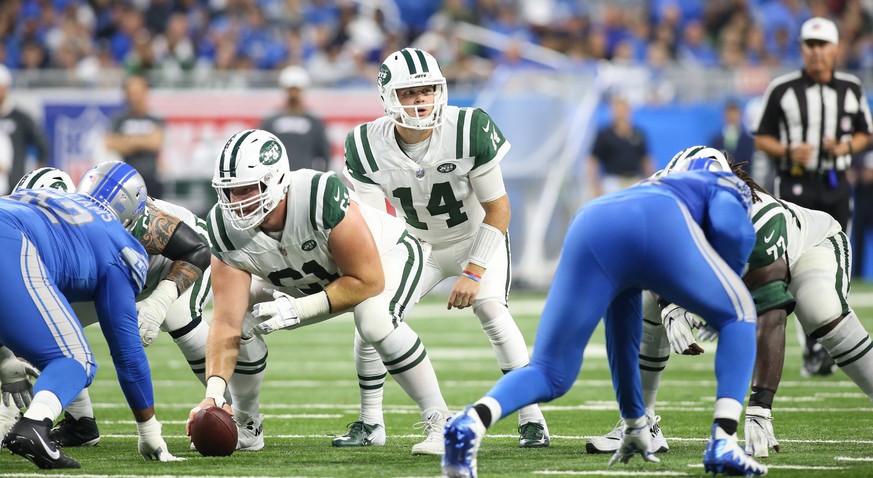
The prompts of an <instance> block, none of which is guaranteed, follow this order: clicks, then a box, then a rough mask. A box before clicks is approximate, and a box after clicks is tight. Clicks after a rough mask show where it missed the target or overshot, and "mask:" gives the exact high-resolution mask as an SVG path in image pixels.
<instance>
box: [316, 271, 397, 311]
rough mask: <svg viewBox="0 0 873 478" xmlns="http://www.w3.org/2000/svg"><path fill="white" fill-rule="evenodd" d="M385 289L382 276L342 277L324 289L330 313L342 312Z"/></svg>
mask: <svg viewBox="0 0 873 478" xmlns="http://www.w3.org/2000/svg"><path fill="white" fill-rule="evenodd" d="M384 289H385V279H384V276H380V277H366V278H361V277H355V276H352V275H343V276H341V277H340V278H339V279H337V280H335V281H333V282H331V283H330V284H329V285H328V286H327V287H326V288H325V290H324V291H325V293H326V294H327V298H328V301H329V302H330V311H331V313H336V312H342V311H344V310H347V309H350V308H352V307H355V306H356V305H358V304H360V303H361V302H363V301H365V300H367V299H369V298H371V297H375V296H377V295H379V294H380V293H382V291H383V290H384Z"/></svg>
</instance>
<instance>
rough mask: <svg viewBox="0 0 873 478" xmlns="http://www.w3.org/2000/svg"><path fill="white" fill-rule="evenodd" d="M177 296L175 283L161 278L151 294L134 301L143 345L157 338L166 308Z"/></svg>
mask: <svg viewBox="0 0 873 478" xmlns="http://www.w3.org/2000/svg"><path fill="white" fill-rule="evenodd" d="M178 298H179V290H178V289H177V288H176V283H175V282H173V281H171V280H162V281H161V282H159V283H158V285H157V287H155V290H154V291H153V292H152V293H151V295H149V296H148V297H146V298H145V299H143V300H141V301H139V302H137V303H136V312H137V319H138V320H137V321H138V322H139V337H140V339H141V340H142V346H143V347H148V346H149V345H151V344H152V343H153V342H154V341H155V339H157V338H158V334H159V333H160V332H161V324H163V323H164V318H166V317H167V310H169V309H170V305H171V304H172V303H173V302H174V301H175V300H176V299H178Z"/></svg>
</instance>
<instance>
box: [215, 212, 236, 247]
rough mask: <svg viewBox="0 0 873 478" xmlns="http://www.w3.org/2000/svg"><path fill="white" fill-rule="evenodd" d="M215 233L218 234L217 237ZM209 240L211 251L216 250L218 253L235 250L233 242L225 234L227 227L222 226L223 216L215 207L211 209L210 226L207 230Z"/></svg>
mask: <svg viewBox="0 0 873 478" xmlns="http://www.w3.org/2000/svg"><path fill="white" fill-rule="evenodd" d="M216 232H217V233H218V236H217V237H216V235H215V233H216ZM209 238H210V239H211V240H212V244H214V246H213V249H214V250H216V249H217V250H218V252H227V251H233V250H235V249H236V247H234V245H233V242H231V240H230V236H229V235H228V234H227V226H225V224H224V215H223V214H222V212H221V209H219V208H218V206H215V208H213V209H212V224H211V227H210V228H209Z"/></svg>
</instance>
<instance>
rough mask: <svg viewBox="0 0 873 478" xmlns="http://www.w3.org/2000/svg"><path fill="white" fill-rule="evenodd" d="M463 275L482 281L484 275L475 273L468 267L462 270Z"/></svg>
mask: <svg viewBox="0 0 873 478" xmlns="http://www.w3.org/2000/svg"><path fill="white" fill-rule="evenodd" d="M461 275H462V276H464V277H466V278H467V279H470V280H472V281H476V282H482V276H480V275H478V274H474V273H472V272H470V271H468V270H466V269H464V272H461Z"/></svg>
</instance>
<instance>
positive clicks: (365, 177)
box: [344, 106, 510, 244]
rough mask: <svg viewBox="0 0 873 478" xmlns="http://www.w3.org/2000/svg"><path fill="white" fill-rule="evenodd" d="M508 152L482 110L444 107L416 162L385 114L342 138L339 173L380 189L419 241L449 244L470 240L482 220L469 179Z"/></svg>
mask: <svg viewBox="0 0 873 478" xmlns="http://www.w3.org/2000/svg"><path fill="white" fill-rule="evenodd" d="M509 148H510V144H509V141H507V140H506V138H504V137H503V133H501V132H500V129H498V128H497V125H496V124H494V121H492V120H491V118H490V117H489V116H488V114H486V113H485V112H484V111H482V110H481V109H478V108H458V107H455V106H448V107H446V110H445V122H444V123H443V124H442V126H440V127H439V128H437V129H435V130H434V133H433V135H432V136H431V139H430V144H429V146H428V149H427V153H426V154H425V156H424V157H423V158H422V160H421V161H420V162H416V161H414V160H412V159H410V158H409V157H408V156H407V155H406V154H405V153H404V152H403V151H402V150H401V149H400V146H399V145H398V144H397V138H396V137H395V133H394V123H393V122H392V121H391V120H390V118H388V117H387V116H383V117H381V118H379V119H377V120H375V121H371V122H369V123H364V124H361V125H358V126H356V127H355V128H354V129H353V130H352V131H351V132H350V133H349V134H348V136H347V137H346V143H345V159H346V167H345V171H344V173H345V175H346V176H347V177H348V178H349V179H350V180H352V181H360V182H362V183H365V184H370V185H376V186H378V187H379V188H380V189H382V191H383V192H384V194H385V197H386V198H387V200H388V202H389V203H391V205H392V206H393V207H394V209H395V210H396V211H397V214H398V215H399V216H402V217H403V218H404V219H405V220H406V223H407V225H408V226H409V227H408V229H409V231H410V232H411V233H412V234H413V235H415V236H416V237H418V238H419V239H422V240H423V241H425V242H428V243H431V244H444V243H454V242H457V241H461V240H464V239H466V238H469V237H471V236H473V235H474V234H475V233H476V231H477V229H478V227H479V224H481V223H482V219H483V218H484V217H485V211H484V210H483V209H482V206H481V204H479V200H478V198H476V195H475V193H474V192H473V190H472V188H471V186H470V176H477V175H479V174H482V173H484V172H486V171H488V170H489V169H491V168H492V167H494V166H496V165H497V164H498V163H499V162H500V161H501V160H502V159H503V157H504V156H505V155H506V153H507V151H509Z"/></svg>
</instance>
